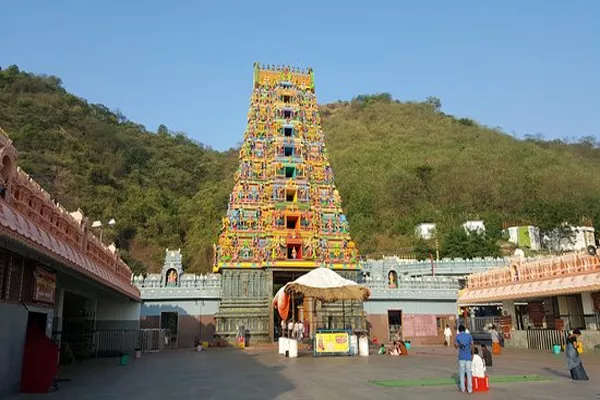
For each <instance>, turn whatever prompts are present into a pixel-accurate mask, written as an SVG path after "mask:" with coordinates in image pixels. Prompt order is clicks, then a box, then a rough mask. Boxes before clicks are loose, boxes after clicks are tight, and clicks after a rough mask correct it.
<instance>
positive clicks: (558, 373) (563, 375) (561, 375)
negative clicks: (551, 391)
mask: <svg viewBox="0 0 600 400" xmlns="http://www.w3.org/2000/svg"><path fill="white" fill-rule="evenodd" d="M542 370H543V371H546V372H548V373H549V374H551V375H554V376H558V377H559V378H567V379H571V375H569V374H567V373H566V372H564V371H558V370H556V369H554V368H550V367H544V368H542Z"/></svg>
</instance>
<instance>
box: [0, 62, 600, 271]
mask: <svg viewBox="0 0 600 400" xmlns="http://www.w3.org/2000/svg"><path fill="white" fill-rule="evenodd" d="M322 114H323V128H324V130H325V132H326V137H327V139H326V140H327V145H328V149H329V156H330V160H331V162H332V164H333V168H334V172H335V174H336V182H337V185H338V187H339V189H340V192H341V195H342V198H343V200H344V207H345V209H346V211H347V213H348V218H349V220H350V224H351V232H352V234H353V236H354V238H355V240H356V242H357V244H358V246H359V249H360V250H361V251H362V252H363V254H377V253H382V252H383V253H385V252H392V251H398V250H399V249H405V248H411V247H413V246H415V245H417V247H422V246H423V243H418V242H417V241H416V240H415V238H414V236H413V232H414V227H415V225H416V224H418V223H420V222H423V221H435V222H438V223H439V224H440V225H439V230H440V236H441V238H442V239H441V241H442V243H441V247H442V252H443V254H449V255H454V254H455V252H454V253H453V251H452V248H451V247H450V244H451V243H452V242H453V241H452V240H451V235H453V234H455V233H456V230H455V228H456V227H457V226H458V225H460V224H461V223H462V222H463V221H464V220H465V219H466V218H481V219H484V220H485V221H486V225H487V226H488V231H489V236H490V240H491V241H494V242H495V241H496V239H498V238H499V232H500V229H501V226H502V223H503V222H505V221H515V222H530V223H535V224H537V225H540V226H541V227H542V228H549V227H552V226H554V225H556V224H557V223H560V222H562V221H564V220H569V221H575V223H578V222H579V221H581V220H582V218H589V219H592V220H593V221H594V222H595V223H596V224H598V222H600V201H599V200H600V199H599V197H600V196H599V194H600V178H599V176H600V149H598V147H597V143H596V142H595V141H593V140H590V139H587V140H585V141H582V142H581V143H579V144H565V143H563V142H560V141H554V142H545V141H541V140H527V141H519V140H515V139H514V138H512V137H510V136H507V135H505V134H503V133H502V132H499V131H496V130H491V129H488V128H485V127H481V126H478V125H477V124H476V123H475V122H474V121H472V120H469V119H457V118H454V117H452V116H448V115H444V114H443V113H441V112H440V111H438V110H437V109H436V107H435V105H434V104H431V103H399V102H396V101H392V100H391V98H390V97H389V96H388V95H377V96H359V97H357V98H356V99H354V100H353V101H352V102H345V103H342V102H340V103H337V104H331V105H326V106H324V107H323V109H322ZM0 127H2V128H3V129H4V130H6V131H7V133H9V134H10V136H11V138H12V139H13V140H14V142H15V145H16V146H17V149H18V150H19V152H20V158H21V161H20V165H21V167H22V168H23V169H24V170H26V171H27V172H29V173H30V174H31V175H32V176H33V177H34V178H35V179H36V180H37V181H38V182H39V183H40V184H41V185H42V186H44V187H45V188H47V190H48V191H49V192H50V193H51V194H53V195H55V196H56V198H57V200H58V201H59V202H60V203H61V204H63V205H64V206H65V207H67V208H69V209H76V208H78V207H80V208H82V209H83V211H84V212H85V213H86V215H87V216H88V217H89V218H90V219H92V220H96V219H100V220H103V221H106V220H108V219H109V218H115V219H116V220H117V225H116V227H115V228H114V230H106V231H104V235H105V236H106V237H108V238H109V239H114V240H115V241H116V242H117V244H118V245H119V247H120V248H122V249H123V256H124V258H125V259H126V260H127V261H128V262H129V263H130V264H131V265H132V266H133V267H134V268H135V269H141V268H143V267H144V266H145V267H146V268H147V269H148V270H153V271H156V270H157V269H159V268H160V266H161V263H162V259H163V256H164V248H165V247H170V248H177V247H181V248H182V249H183V251H184V256H185V259H184V263H185V265H186V267H187V269H188V270H190V271H196V272H200V271H208V270H209V268H210V262H211V259H212V243H213V242H214V240H215V238H216V236H217V234H218V228H219V221H220V218H221V217H222V216H223V214H224V212H225V210H226V204H227V198H228V195H229V192H230V190H231V188H232V186H233V173H234V170H235V168H236V167H237V150H234V149H232V150H230V151H227V152H217V151H214V150H211V149H210V148H208V147H207V146H204V145H202V144H200V143H196V142H194V141H192V140H190V139H188V138H187V137H186V136H185V135H183V134H179V133H172V132H169V131H168V130H167V128H166V127H164V126H161V127H159V129H158V132H150V131H148V130H146V128H144V127H143V126H142V125H139V124H136V123H134V122H132V121H129V120H127V119H126V118H125V117H124V116H123V115H121V114H120V113H119V112H113V111H110V110H108V109H107V108H106V107H104V106H103V105H98V104H89V103H88V102H86V101H85V100H83V99H81V98H78V97H76V96H73V95H72V94H69V93H67V92H66V91H65V90H64V89H63V87H62V84H61V81H60V79H58V78H56V77H48V76H38V75H32V74H28V73H25V72H22V71H19V69H18V68H17V67H9V68H8V69H5V70H2V71H0ZM242 135H243V132H239V136H240V138H241V137H242ZM597 228H598V225H597ZM492 247H493V246H492ZM494 251H495V250H493V249H491V250H489V252H490V253H493V252H494Z"/></svg>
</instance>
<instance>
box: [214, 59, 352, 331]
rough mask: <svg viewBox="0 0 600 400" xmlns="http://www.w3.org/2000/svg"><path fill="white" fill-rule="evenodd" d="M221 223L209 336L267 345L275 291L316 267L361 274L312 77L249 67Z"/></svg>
mask: <svg viewBox="0 0 600 400" xmlns="http://www.w3.org/2000/svg"><path fill="white" fill-rule="evenodd" d="M239 159H240V165H239V168H238V170H237V172H236V174H235V186H234V188H233V192H232V194H231V195H230V197H229V206H228V209H227V215H226V216H225V217H224V218H223V220H222V232H221V234H220V236H219V240H218V244H217V245H215V249H214V250H215V254H214V272H221V273H222V274H223V285H222V288H223V289H222V290H223V293H222V300H221V304H220V309H219V313H218V314H217V334H220V335H223V336H231V335H235V333H236V332H237V329H238V326H239V325H240V324H242V325H244V326H245V327H246V328H248V329H250V331H251V334H252V335H253V336H255V337H256V336H258V337H263V336H264V338H265V339H266V338H268V337H271V338H272V329H271V328H272V326H273V323H274V321H273V312H272V310H271V307H270V300H271V299H272V297H273V294H274V293H273V292H274V290H275V289H276V288H277V286H281V285H282V284H284V283H285V282H286V281H289V280H292V279H293V278H295V277H297V276H298V275H301V274H302V273H304V272H306V271H308V270H310V269H312V268H315V267H319V266H323V267H327V268H332V269H335V270H345V271H354V273H345V275H347V276H352V275H356V273H357V272H358V271H359V270H360V263H359V257H358V251H357V249H356V246H355V244H354V242H352V241H351V240H350V235H349V232H348V221H347V219H346V216H345V215H344V213H343V212H342V207H341V199H340V195H339V193H338V191H337V190H336V188H335V185H334V181H333V172H332V169H331V166H330V164H329V161H328V159H327V150H326V148H325V143H324V135H323V131H322V129H321V125H320V117H319V111H318V106H317V99H316V96H315V94H314V76H313V72H312V70H311V69H310V68H309V69H308V70H305V71H301V70H298V69H295V68H289V67H275V66H260V65H259V64H255V65H254V89H253V91H252V97H251V101H250V111H249V113H248V125H247V128H246V132H245V135H244V144H243V145H242V148H241V150H240V155H239Z"/></svg>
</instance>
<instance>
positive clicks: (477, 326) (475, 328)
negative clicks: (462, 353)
mask: <svg viewBox="0 0 600 400" xmlns="http://www.w3.org/2000/svg"><path fill="white" fill-rule="evenodd" d="M500 322H501V317H499V316H494V317H472V318H471V317H467V318H464V317H460V318H458V319H457V321H456V328H458V326H459V325H464V327H465V328H467V329H468V330H469V332H471V333H487V332H488V330H489V328H490V327H491V326H492V325H495V326H496V330H499V329H500Z"/></svg>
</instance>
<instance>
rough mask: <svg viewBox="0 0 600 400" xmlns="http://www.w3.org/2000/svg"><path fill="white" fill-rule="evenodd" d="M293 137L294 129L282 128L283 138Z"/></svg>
mask: <svg viewBox="0 0 600 400" xmlns="http://www.w3.org/2000/svg"><path fill="white" fill-rule="evenodd" d="M293 135H294V128H291V127H290V128H283V136H285V137H292V136H293Z"/></svg>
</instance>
